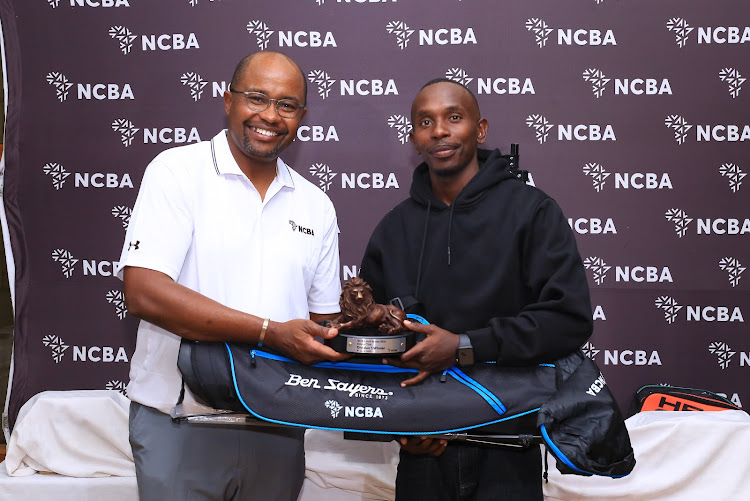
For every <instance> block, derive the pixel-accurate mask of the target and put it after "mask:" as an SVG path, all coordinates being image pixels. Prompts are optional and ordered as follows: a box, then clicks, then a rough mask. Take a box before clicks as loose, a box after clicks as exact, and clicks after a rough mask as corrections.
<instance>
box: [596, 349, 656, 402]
mask: <svg viewBox="0 0 750 501" xmlns="http://www.w3.org/2000/svg"><path fill="white" fill-rule="evenodd" d="M581 351H583V354H584V355H586V356H587V357H589V358H590V359H591V360H596V356H597V355H598V354H599V352H601V350H599V349H597V348H596V347H595V346H594V345H593V344H592V343H591V342H587V343H586V344H584V345H583V346H582V347H581ZM604 365H636V366H643V365H662V363H661V357H660V356H659V352H658V351H656V350H653V351H651V352H649V351H647V350H637V349H636V350H633V349H625V350H604ZM601 379H602V380H601V381H599V382H598V383H597V382H594V384H592V385H591V387H590V388H589V391H593V392H594V393H598V392H599V390H601V387H602V386H603V384H604V383H605V381H603V378H601ZM595 386H600V388H599V390H596V388H595ZM587 393H588V391H587Z"/></svg>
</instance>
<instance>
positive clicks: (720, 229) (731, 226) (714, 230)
mask: <svg viewBox="0 0 750 501" xmlns="http://www.w3.org/2000/svg"><path fill="white" fill-rule="evenodd" d="M664 218H665V219H666V220H667V221H669V222H670V223H673V224H674V231H675V233H677V237H678V238H682V237H684V236H685V235H687V233H688V232H690V231H692V225H691V224H690V223H692V222H693V220H694V218H692V217H690V216H688V214H687V212H685V211H684V210H682V209H677V208H673V209H669V210H668V211H666V212H665V213H664ZM695 222H696V224H695V233H696V234H697V235H718V236H722V237H725V236H736V235H747V234H750V219H748V218H741V217H717V218H695Z"/></svg>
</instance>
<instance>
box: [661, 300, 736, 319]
mask: <svg viewBox="0 0 750 501" xmlns="http://www.w3.org/2000/svg"><path fill="white" fill-rule="evenodd" d="M654 305H655V306H656V307H657V308H659V309H661V310H663V311H664V320H666V321H667V323H668V324H670V325H671V324H673V323H675V321H676V320H677V316H678V315H679V313H680V311H681V310H682V309H683V305H681V304H680V303H678V302H677V301H676V300H675V299H674V298H673V297H671V296H659V297H657V298H656V300H655V301H654ZM684 308H685V320H686V321H687V322H740V323H745V317H744V316H743V315H742V310H741V309H740V307H739V306H725V305H719V306H716V305H709V306H704V305H688V306H686V307H684Z"/></svg>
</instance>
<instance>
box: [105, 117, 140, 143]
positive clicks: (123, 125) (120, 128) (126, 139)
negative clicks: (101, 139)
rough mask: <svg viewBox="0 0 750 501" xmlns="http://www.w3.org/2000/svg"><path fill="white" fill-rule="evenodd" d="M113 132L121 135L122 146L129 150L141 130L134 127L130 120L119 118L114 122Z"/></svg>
mask: <svg viewBox="0 0 750 501" xmlns="http://www.w3.org/2000/svg"><path fill="white" fill-rule="evenodd" d="M112 130H113V131H115V132H119V133H120V138H121V139H122V144H123V145H125V147H126V148H127V147H128V146H130V145H131V144H133V139H135V133H136V132H138V131H139V130H140V129H139V128H138V127H136V126H135V125H133V122H131V121H130V120H128V119H126V118H118V119H116V120H115V121H114V122H112Z"/></svg>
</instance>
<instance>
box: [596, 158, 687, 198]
mask: <svg viewBox="0 0 750 501" xmlns="http://www.w3.org/2000/svg"><path fill="white" fill-rule="evenodd" d="M583 173H584V174H586V175H587V176H589V177H591V182H592V184H593V186H594V189H595V190H596V192H597V193H599V192H601V191H602V190H604V188H605V186H606V185H607V181H608V179H609V177H610V175H611V174H612V173H611V172H607V170H606V169H605V168H604V167H602V165H601V164H598V163H587V164H586V165H584V166H583ZM614 174H615V177H614V185H615V189H616V190H619V189H625V190H628V189H631V188H632V189H634V190H644V189H645V190H671V189H673V188H672V181H671V180H670V178H669V174H667V173H666V172H663V173H661V174H658V173H655V172H630V173H628V172H615V173H614Z"/></svg>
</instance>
